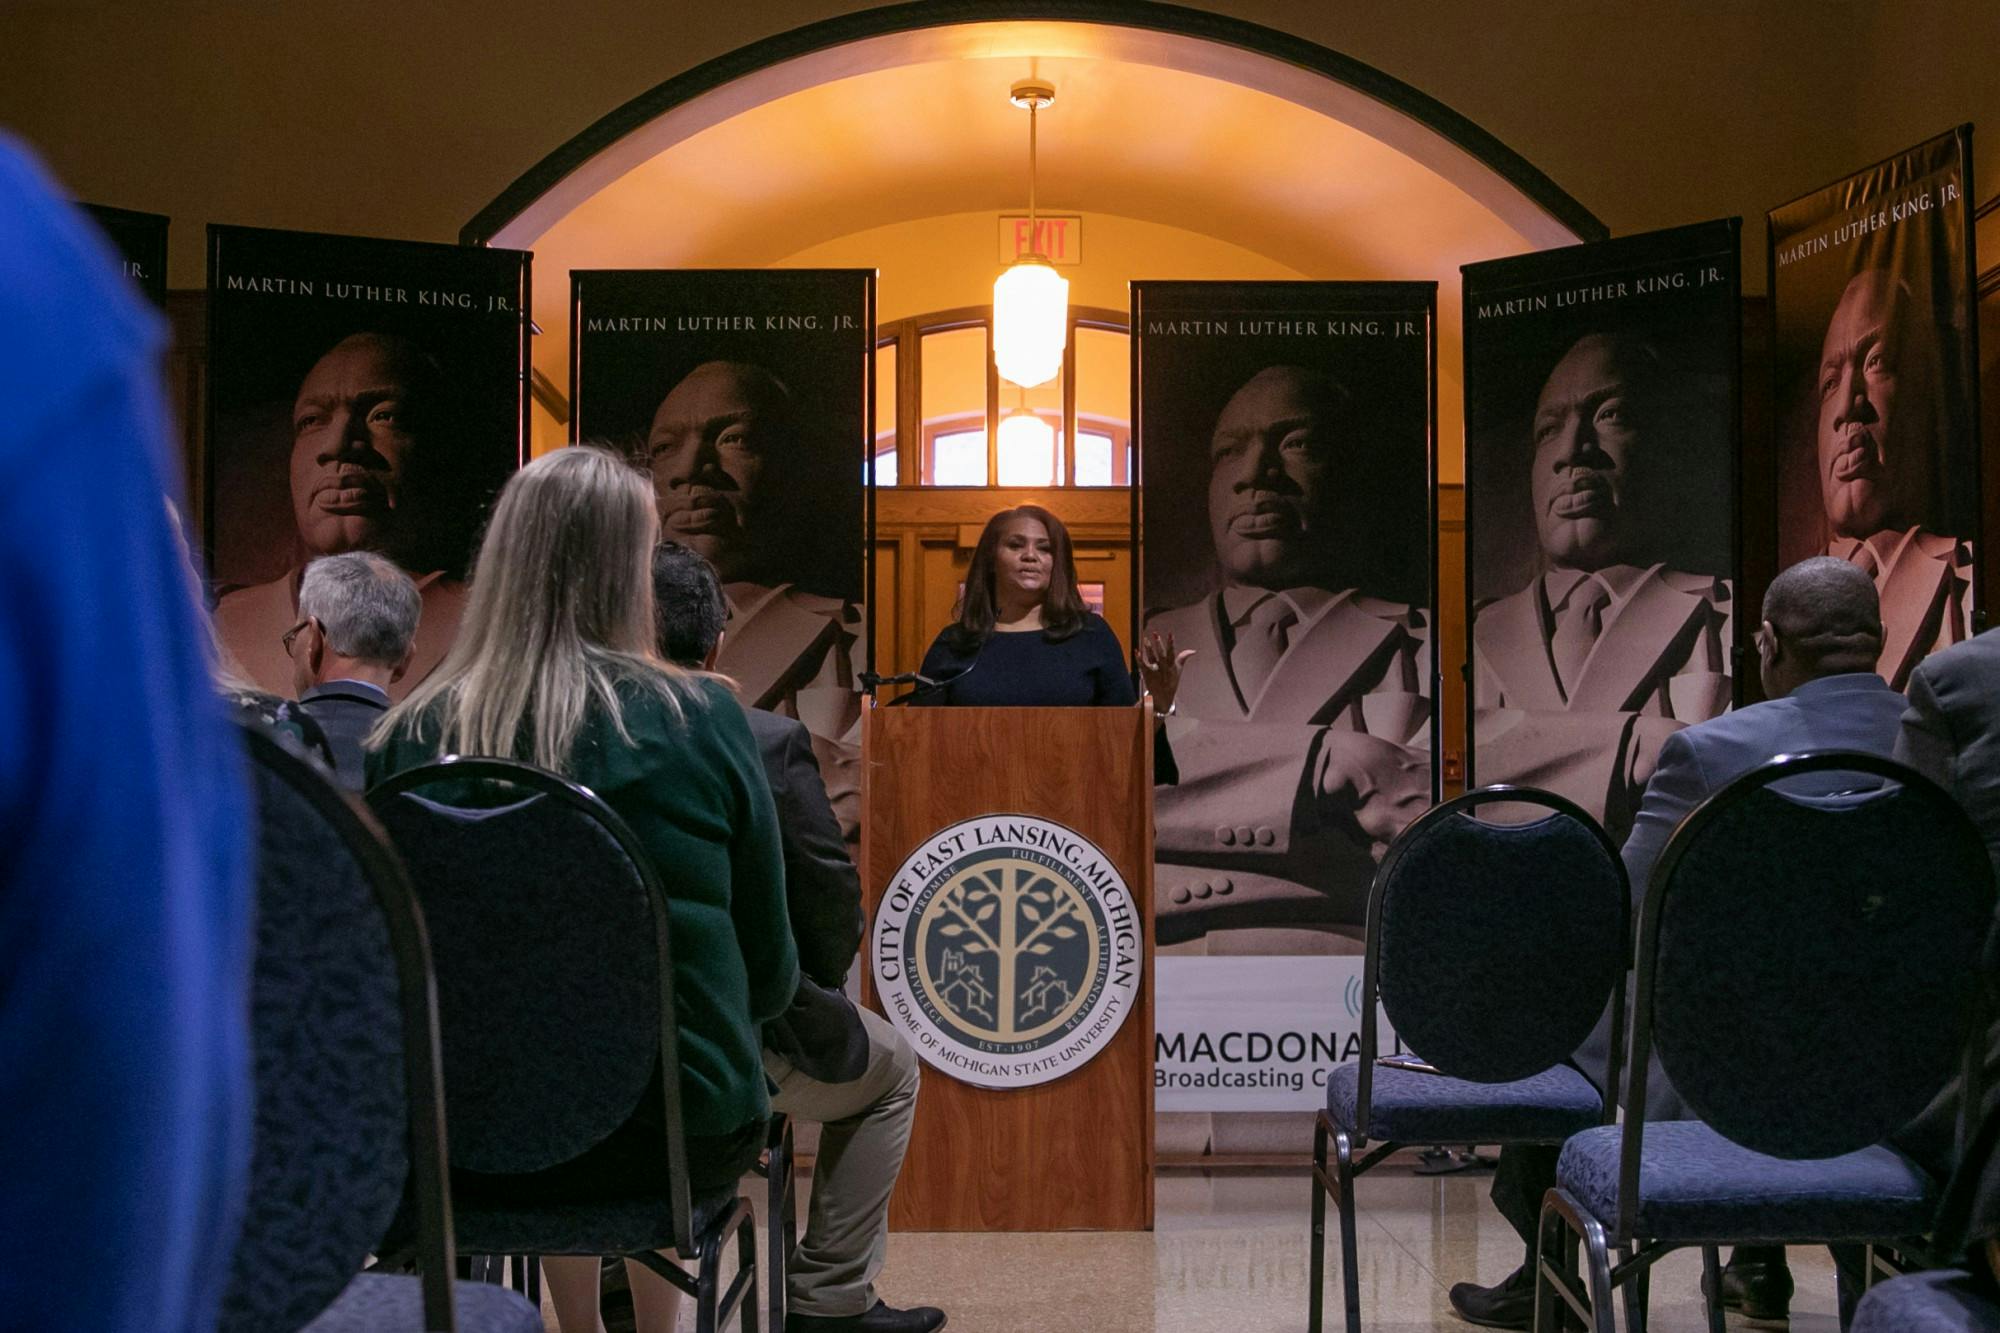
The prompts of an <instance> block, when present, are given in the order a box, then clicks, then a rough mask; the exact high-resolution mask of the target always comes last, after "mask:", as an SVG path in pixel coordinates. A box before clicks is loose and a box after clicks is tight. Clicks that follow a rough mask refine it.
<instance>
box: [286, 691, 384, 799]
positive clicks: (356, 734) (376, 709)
mask: <svg viewBox="0 0 2000 1333" xmlns="http://www.w3.org/2000/svg"><path fill="white" fill-rule="evenodd" d="M299 707H301V708H303V709H305V711H306V713H307V715H308V716H310V717H311V718H312V720H313V721H315V722H317V723H319V729H320V730H321V731H323V732H325V733H326V740H327V744H328V745H329V746H331V747H332V749H333V776H334V778H335V779H336V780H338V781H339V783H340V785H341V786H343V787H345V788H347V790H349V791H360V790H362V788H363V787H365V786H366V785H367V779H366V778H365V777H363V776H362V772H361V759H362V750H361V742H362V741H363V740H364V739H365V738H366V737H367V735H368V733H369V732H371V731H373V730H374V729H375V724H376V723H377V722H380V721H381V720H382V714H384V713H386V712H388V711H389V696H388V695H386V694H384V693H383V692H382V691H381V690H378V689H376V688H375V687H374V686H373V685H369V684H367V683H365V682H363V681H358V680H334V681H328V682H327V683H326V684H324V685H315V686H313V687H312V688H311V689H309V690H307V691H306V692H305V693H304V694H302V695H300V696H299Z"/></svg>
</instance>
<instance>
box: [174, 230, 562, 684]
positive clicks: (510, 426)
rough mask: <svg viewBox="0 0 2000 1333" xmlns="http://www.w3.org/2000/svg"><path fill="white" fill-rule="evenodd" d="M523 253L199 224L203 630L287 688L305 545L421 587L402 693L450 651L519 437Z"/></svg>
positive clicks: (524, 399) (522, 419) (265, 678)
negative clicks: (204, 378) (210, 584)
mask: <svg viewBox="0 0 2000 1333" xmlns="http://www.w3.org/2000/svg"><path fill="white" fill-rule="evenodd" d="M530 259H531V256H530V255H529V254H528V253H527V252H526V251H524V250H493V249H486V248H483V247H479V246H459V245H436V244H431V243H427V242H416V241H384V240H370V239H365V238H361V237H352V236H323V235H317V234H313V233H307V232H289V231H266V230H261V229H256V228H249V227H221V226H212V227H210V228H209V233H208V310H209V316H208V317H209V349H208V443H207V451H206V454H207V456H206V460H205V462H206V468H205V471H206V479H207V485H206V488H205V489H206V494H207V504H206V505H205V506H204V510H203V516H204V519H205V528H206V537H207V542H208V548H209V558H210V566H209V568H210V570H211V572H212V573H213V576H214V578H215V582H216V589H217V593H218V594H219V600H218V602H217V605H216V611H215V620H216V627H217V630H218V631H219V633H220V634H221V637H222V644H223V647H224V648H225V649H226V650H227V651H228V652H229V654H230V656H231V657H233V658H234V659H235V665H236V667H237V668H238V669H239V670H241V671H242V672H243V674H244V675H246V676H247V677H248V678H249V679H250V680H251V681H252V682H253V683H254V684H256V685H258V686H260V687H262V688H264V689H266V690H270V691H272V692H273V693H276V694H281V695H285V696H287V697H289V696H290V694H291V692H292V664H291V661H290V658H289V656H288V654H287V651H286V647H285V645H286V642H287V639H286V635H287V632H288V631H290V630H291V629H292V627H293V626H294V625H295V624H296V623H297V622H298V614H297V609H298V593H299V576H300V574H301V573H302V572H303V570H304V568H305V566H306V564H307V563H308V562H310V561H311V560H313V559H314V558H315V557H317V556H322V555H338V554H340V553H342V552H345V551H355V550H367V551H375V552H379V553H380V554H382V555H385V556H387V557H389V558H390V559H391V560H394V561H395V562H396V563H397V564H398V565H401V566H402V567H403V569H405V570H407V571H408V572H409V574H410V576H411V577H412V578H414V579H415V580H416V582H417V587H418V589H419V590H420V591H421V592H422V594H423V617H422V619H421V620H420V621H419V622H418V625H417V637H416V646H415V656H414V657H413V659H412V661H411V664H410V669H409V671H408V672H407V673H406V674H405V675H404V676H403V678H402V680H401V681H399V682H398V683H397V684H396V685H395V686H393V687H392V688H391V690H390V693H391V694H392V695H394V696H396V697H399V698H400V697H401V696H402V695H403V694H405V693H407V692H408V691H409V690H410V688H411V687H413V686H414V685H415V684H416V683H417V682H418V681H420V680H422V679H423V678H424V677H425V676H427V675H429V674H430V672H431V671H432V670H434V669H435V668H436V666H437V664H438V662H439V661H440V660H441V659H442V658H443V657H444V654H445V650H446V649H447V648H449V647H450V646H451V641H452V638H453V637H454V636H455V634H456V633H457V630H458V622H459V616H460V614H461V613H462V611H463V609H464V605H465V598H466V592H467V584H466V582H465V573H466V568H467V566H468V565H469V564H470V562H471V558H472V548H473V543H474V541H475V539H476V537H477V533H478V530H479V525H480V523H481V522H482V521H483V520H484V518H485V514H486V510H487V508H488V506H489V505H490V504H491V503H492V501H493V498H494V497H495V496H496V495H497V494H498V493H499V490H500V487H501V486H502V485H503V484H504V483H505V482H506V480H507V477H508V475H509V474H510V473H512V472H513V470H514V469H515V468H517V467H519V466H520V463H521V458H522V453H523V451H524V449H525V448H526V445H527V438H528V435H527V423H528V415H527V414H528V395H527V378H526V376H527V367H528V324H527V316H526V314H525V313H524V312H525V311H526V310H527V309H528V269H529V261H530Z"/></svg>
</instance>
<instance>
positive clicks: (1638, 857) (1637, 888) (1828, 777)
mask: <svg viewBox="0 0 2000 1333" xmlns="http://www.w3.org/2000/svg"><path fill="white" fill-rule="evenodd" d="M1902 713H1903V696H1902V695H1900V694H1897V693H1896V692H1895V691H1894V690H1892V689H1890V688H1889V686H1888V685H1887V684H1886V683H1885V682H1884V681H1883V679H1882V678H1881V677H1880V676H1877V675H1875V674H1873V673H1871V672H1865V671H1864V672H1857V673H1854V674H1851V675H1842V676H1823V677H1821V678H1820V679H1818V680H1812V681H1807V682H1806V683H1805V684H1803V685H1801V686H1799V687H1798V688H1797V689H1796V690H1793V691H1792V692H1791V693H1790V694H1788V695H1786V696H1785V697H1784V698H1782V699H1771V700H1767V701H1766V702H1764V703H1760V704H1752V705H1750V706H1749V707H1748V708H1739V709H1737V710H1736V711H1735V712H1733V713H1724V714H1723V715H1722V716H1721V717H1717V718H1711V719H1710V720H1709V721H1707V722H1700V723H1697V724H1696V725H1694V726H1692V727H1688V728H1686V729H1685V730H1682V731H1677V732H1675V733H1674V734H1673V735H1671V736H1669V737H1668V738H1667V743H1666V744H1665V745H1664V746H1662V747H1661V748H1660V763H1659V767H1658V768H1657V769H1655V770H1654V772H1653V778H1652V781H1651V782H1649V783H1647V784H1646V794H1645V796H1644V797H1643V798H1642V799H1641V801H1640V803H1639V814H1638V817H1637V819H1635V820H1634V821H1633V824H1632V835H1631V836H1630V837H1629V838H1627V839H1626V840H1625V848H1624V857H1625V873H1626V874H1627V875H1628V876H1629V877H1630V879H1631V881H1632V920H1633V923H1634V928H1635V930H1636V927H1637V923H1638V920H1639V904H1640V902H1641V901H1642V900H1643V899H1644V896H1645V892H1646V885H1647V882H1648V881H1649V880H1651V879H1652V876H1653V866H1654V864H1655V863H1656V862H1658V861H1659V859H1660V853H1661V851H1663V850H1664V849H1665V848H1666V845H1667V839H1668V838H1669V837H1670V836H1672V834H1673V832H1674V830H1675V829H1677V828H1679V827H1680V824H1681V821H1682V820H1683V819H1685V818H1687V816H1688V815H1689V814H1690V813H1692V812H1693V810H1694V808H1695V807H1696V806H1698V805H1700V804H1701V803H1702V802H1703V801H1705V800H1707V799H1708V798H1709V797H1710V796H1713V795H1714V794H1715V793H1716V792H1718V791H1720V790H1721V789H1722V788H1723V787H1725V786H1727V785H1728V784H1729V783H1730V782H1731V781H1732V780H1734V779H1736V778H1739V777H1742V776H1743V775H1744V774H1745V773H1748V772H1749V771H1750V770H1751V769H1753V768H1756V767H1757V766H1758V765H1760V764H1764V763H1768V762H1769V761H1770V760H1772V759H1775V758H1776V757H1777V756H1779V755H1781V754H1797V753H1798V752H1800V751H1802V750H1860V751H1862V752H1864V753H1867V754H1877V755H1882V756H1883V757H1885V758H1886V757H1887V756H1888V754H1889V752H1890V750H1891V749H1892V748H1893V747H1894V746H1895V744H1896V727H1897V722H1898V720H1899V719H1900V718H1901V717H1902ZM1821 780H1823V781H1824V782H1826V783H1827V784H1829V789H1831V786H1837V785H1840V784H1841V783H1842V782H1843V781H1844V779H1843V778H1842V776H1841V775H1840V774H1837V773H1834V774H1825V775H1821ZM1799 781H1800V782H1801V783H1803V784H1805V786H1806V789H1807V790H1808V791H1810V789H1811V788H1812V787H1813V786H1815V785H1817V780H1816V779H1815V778H1814V777H1811V776H1809V777H1806V778H1803V779H1799ZM1786 790H1787V791H1790V790H1792V788H1790V787H1787V788H1786ZM1635 938H1636V936H1635ZM1629 999H1630V997H1628V1002H1629ZM1609 1047H1610V1029H1609V1027H1608V1025H1607V1024H1606V1023H1599V1024H1598V1029H1597V1031H1596V1032H1595V1033H1593V1034H1592V1035H1591V1038H1590V1040H1589V1041H1587V1042H1586V1043H1585V1044H1584V1046H1583V1048H1582V1049H1580V1050H1579V1051H1578V1052H1577V1065H1578V1067H1579V1068H1581V1069H1582V1070H1583V1072H1584V1073H1585V1074H1587V1075H1589V1077H1590V1078H1591V1079H1592V1080H1593V1081H1594V1082H1596V1083H1597V1084H1598V1085H1599V1086H1600V1087H1601V1086H1602V1085H1603V1082H1604V1075H1605V1065H1606V1063H1607V1062H1608V1060H1609V1058H1610V1057H1609ZM1631 1050H1632V1045H1631V1043H1630V1042H1629V1041H1628V1042H1627V1043H1626V1044H1625V1051H1626V1053H1627V1054H1628V1055H1629V1054H1630V1052H1631ZM1623 1080H1624V1075H1622V1074H1621V1075H1620V1082H1621V1086H1622V1084H1623ZM1621 1096H1622V1092H1621ZM1693 1114H1694V1113H1693V1112H1692V1111H1690V1110H1688V1109H1687V1107H1686V1104H1685V1103H1683V1102H1682V1101H1681V1099H1680V1095H1679V1094H1678V1093H1676V1092H1675V1091H1674V1087H1673V1084H1671V1083H1670V1082H1668V1081H1667V1076H1666V1073H1665V1071H1664V1070H1662V1069H1661V1068H1660V1065H1659V1062H1658V1060H1657V1059H1655V1060H1654V1061H1653V1063H1652V1064H1651V1065H1650V1066H1649V1067H1648V1069H1647V1071H1646V1118H1647V1119H1648V1120H1682V1119H1690V1118H1692V1117H1693Z"/></svg>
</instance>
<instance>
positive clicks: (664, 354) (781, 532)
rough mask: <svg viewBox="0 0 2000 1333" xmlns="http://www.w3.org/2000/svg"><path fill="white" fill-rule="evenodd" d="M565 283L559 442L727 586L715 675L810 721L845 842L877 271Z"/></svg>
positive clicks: (855, 750)
mask: <svg viewBox="0 0 2000 1333" xmlns="http://www.w3.org/2000/svg"><path fill="white" fill-rule="evenodd" d="M570 284H571V285H570V293H571V296H570V358H571V361H570V403H571V418H570V429H571V431H572V438H574V439H577V440H584V441H599V442H605V443H609V444H611V445H613V446H615V447H617V448H620V449H622V450H625V451H627V452H629V453H630V455H631V456H632V457H633V458H634V459H635V460H636V461H638V462H640V463H641V464H642V465H643V466H645V467H647V468H648V469H649V470H650V471H651V473H652V477H653V486H654V489H655V491H656V492H657V494H658V496H659V502H660V533H661V536H662V537H664V538H666V539H668V540H671V541H678V542H681V543H683V544H685V545H687V546H690V547H693V548H694V549H695V550H697V551H700V552H701V553H702V554H703V555H705V556H707V557H708V558H709V559H710V560H711V561H713V562H714V563H715V567H716V570H717V572H718V573H719V574H720V575H721V576H722V582H723V593H724V595H725V597H726V598H727V599H728V603H729V622H728V627H727V630H726V632H725V634H724V637H723V642H722V655H721V657H720V659H719V660H718V661H717V663H716V670H718V671H721V672H722V673H724V674H725V675H728V676H730V677H732V678H733V679H734V680H735V681H736V682H737V684H738V686H739V688H740V690H741V692H742V696H743V701H744V703H745V704H749V705H754V706H756V707H759V708H770V709H775V710H776V711H778V712H781V713H784V714H786V715H787V716H791V717H796V718H798V719H799V720H800V721H801V722H803V723H805V725H806V728H807V730H809V731H810V732H811V733H812V735H813V744H814V749H815V751H816V752H817V755H818V758H819V762H820V768H821V771H822V772H823V773H824V775H825V777H826V782H827V791H828V794H829V795H830V796H832V798H833V805H834V812H835V814H836V815H837V816H839V819H840V823H841V829H842V831H843V833H845V834H846V835H847V837H848V839H849V840H850V841H853V840H854V838H855V837H856V836H857V833H858V829H859V826H860V813H861V812H860V787H859V761H860V747H861V741H860V720H861V699H860V695H859V693H858V692H857V678H858V676H859V674H860V672H862V671H863V670H865V669H866V668H867V665H868V663H867V661H866V658H867V653H868V647H867V645H868V643H869V641H870V636H868V635H867V634H866V633H865V632H864V631H865V619H866V617H865V615H864V613H863V605H864V604H863V601H862V589H863V586H864V583H863V573H864V563H865V520H866V512H865V511H866V501H867V495H866V486H865V475H864V474H865V471H866V465H867V459H868V450H869V445H870V443H871V434H872V426H871V424H870V423H871V421H872V419H873V418H872V415H871V413H872V408H871V404H870V398H869V395H870V392H871V388H872V386H873V384H874V374H873V358H874V343H875V338H874V332H875V274H874V272H873V270H866V269H740V270H738V269H685V270H633V271H607V272H576V273H572V274H571V275H570Z"/></svg>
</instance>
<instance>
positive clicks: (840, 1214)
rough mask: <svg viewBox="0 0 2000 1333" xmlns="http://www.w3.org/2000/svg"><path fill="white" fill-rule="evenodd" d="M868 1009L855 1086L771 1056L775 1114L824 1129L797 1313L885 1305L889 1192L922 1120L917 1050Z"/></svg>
mask: <svg viewBox="0 0 2000 1333" xmlns="http://www.w3.org/2000/svg"><path fill="white" fill-rule="evenodd" d="M860 1012H861V1022H862V1025H863V1026H864V1027H866V1028H867V1029H868V1068H867V1070H866V1071H865V1072H864V1073H863V1074H862V1075H861V1077H860V1078H857V1079H855V1080H854V1081H853V1082H851V1083H821V1082H820V1081H819V1080H818V1079H815V1078H809V1077H807V1076H806V1075H805V1074H802V1073H800V1072H799V1071H798V1070H797V1069H795V1068H793V1067H792V1063H791V1061H789V1060H787V1059H785V1058H784V1057H783V1056H779V1055H773V1054H772V1053H771V1052H769V1051H766V1052H764V1072H765V1073H767V1074H769V1075H770V1076H771V1081H772V1082H773V1083H776V1084H777V1085H778V1091H777V1094H776V1095H775V1096H774V1097H772V1098H771V1107H772V1109H773V1110H777V1111H782V1112H784V1113H785V1114H786V1115H788V1116H791V1117H792V1118H793V1119H794V1120H810V1121H815V1122H817V1123H818V1124H819V1125H820V1126H821V1129H820V1138H819V1157H818V1160H817V1165H816V1166H815V1167H814V1169H813V1181H812V1199H811V1202H810V1203H809V1204H808V1205H807V1210H806V1230H805V1235H803V1236H802V1237H800V1238H799V1245H798V1249H797V1250H795V1251H793V1253H792V1258H791V1264H790V1271H789V1274H788V1280H787V1282H786V1289H787V1294H788V1297H789V1300H790V1304H791V1308H792V1309H793V1310H795V1311H797V1312H798V1313H799V1314H803V1315H818V1316H821V1317H823V1318H829V1319H838V1318H847V1317H851V1316H853V1315H858V1314H862V1313H864V1312H866V1311H868V1310H870V1309H872V1308H873V1307H874V1305H875V1275H876V1274H877V1273H880V1272H881V1271H882V1260H883V1257H884V1255H885V1254H886V1253H887V1251H888V1246H889V1192H890V1191H891V1190H893V1189H894V1188H895V1186H896V1176H897V1173H899V1172H900V1171H901V1170H902V1169H903V1150H904V1149H905V1148H907V1147H909V1143H910V1121H911V1120H912V1119H914V1118H915V1116H916V1113H917V1083H918V1063H917V1053H916V1052H915V1051H914V1050H912V1049H911V1048H910V1043H909V1042H907V1041H905V1040H904V1039H903V1037H902V1034H900V1033H898V1032H897V1031H896V1030H895V1029H894V1028H892V1027H890V1026H889V1024H888V1022H887V1021H886V1020H885V1019H883V1018H882V1017H881V1016H880V1015H878V1014H876V1013H874V1012H872V1011H870V1010H868V1009H862V1010H861V1011H860ZM771 1224H772V1225H776V1222H775V1221H773V1222H772V1223H771Z"/></svg>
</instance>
